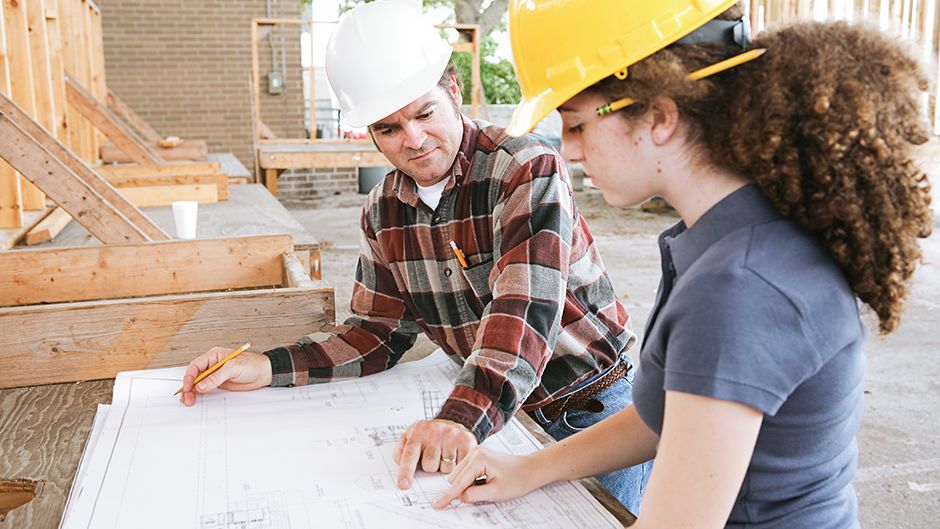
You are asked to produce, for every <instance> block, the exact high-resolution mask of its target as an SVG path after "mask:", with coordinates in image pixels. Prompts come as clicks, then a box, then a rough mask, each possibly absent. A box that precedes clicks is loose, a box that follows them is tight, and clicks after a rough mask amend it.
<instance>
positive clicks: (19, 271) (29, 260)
mask: <svg viewBox="0 0 940 529" xmlns="http://www.w3.org/2000/svg"><path fill="white" fill-rule="evenodd" d="M293 249H294V245H293V240H292V238H291V236H290V235H287V234H284V235H250V236H246V237H231V238H222V239H201V240H190V241H160V242H145V243H137V244H113V245H112V244H109V245H103V246H88V247H78V248H55V249H28V250H16V251H13V252H2V253H0V306H2V307H9V306H14V305H34V304H36V303H59V302H65V301H89V300H95V299H111V298H125V297H145V296H156V295H162V294H179V293H187V292H209V291H213V290H227V289H236V288H254V287H274V286H280V285H282V284H284V282H283V278H282V257H283V255H284V254H285V253H288V252H291V251H292V250H293ZM308 280H309V278H308Z"/></svg>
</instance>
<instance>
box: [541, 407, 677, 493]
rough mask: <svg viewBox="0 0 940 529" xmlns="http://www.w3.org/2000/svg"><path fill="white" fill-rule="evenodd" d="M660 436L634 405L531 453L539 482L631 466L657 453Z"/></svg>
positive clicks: (576, 477)
mask: <svg viewBox="0 0 940 529" xmlns="http://www.w3.org/2000/svg"><path fill="white" fill-rule="evenodd" d="M657 442H659V437H657V436H656V434H654V433H653V431H652V430H650V429H649V428H648V427H647V426H646V424H645V423H644V422H643V421H642V419H640V416H639V415H638V414H637V412H636V410H635V409H634V407H633V406H630V407H628V408H625V409H623V410H621V411H619V412H617V413H615V414H614V415H611V416H610V417H608V418H606V419H604V420H603V421H601V422H599V423H597V424H595V425H593V426H591V427H590V428H588V429H586V430H584V431H581V432H578V433H577V434H575V435H572V436H571V437H568V438H567V439H563V440H561V441H559V442H558V443H556V444H553V445H551V446H549V447H548V448H546V449H544V450H541V451H539V452H537V453H536V454H533V456H532V457H533V459H534V460H535V461H534V463H535V464H534V465H533V467H534V470H535V471H536V472H537V473H538V481H539V482H540V485H539V486H542V485H545V484H548V483H553V482H555V481H564V480H574V479H581V478H586V477H589V476H596V475H598V474H604V473H607V472H611V471H614V470H617V469H621V468H627V467H632V466H634V465H638V464H640V463H644V462H646V461H649V460H650V459H652V458H653V457H654V456H655V455H656V443H657Z"/></svg>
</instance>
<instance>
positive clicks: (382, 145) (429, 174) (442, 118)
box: [369, 77, 463, 186]
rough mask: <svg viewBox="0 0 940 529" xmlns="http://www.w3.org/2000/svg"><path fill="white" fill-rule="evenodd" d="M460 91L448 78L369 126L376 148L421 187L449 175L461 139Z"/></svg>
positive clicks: (452, 79)
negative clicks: (445, 84) (446, 85)
mask: <svg viewBox="0 0 940 529" xmlns="http://www.w3.org/2000/svg"><path fill="white" fill-rule="evenodd" d="M460 102H461V97H460V90H459V88H458V87H457V82H456V80H454V78H453V77H452V78H451V82H450V85H449V86H448V87H447V89H444V88H443V87H441V86H440V85H435V86H434V88H432V89H431V91H430V92H428V93H426V94H424V95H423V96H421V97H419V98H418V99H416V100H414V101H412V102H411V104H409V105H407V106H405V107H403V108H401V109H399V110H398V112H395V113H394V114H392V115H390V116H386V117H385V118H384V119H381V120H379V121H377V122H376V123H373V124H372V125H371V126H369V132H370V133H371V134H372V139H373V141H375V145H376V146H377V147H378V148H379V150H380V151H382V154H384V155H385V157H386V158H388V161H390V162H392V165H394V166H395V167H396V168H398V170H400V171H402V172H403V173H405V174H407V175H408V176H410V177H411V178H413V179H414V180H415V182H417V183H418V185H421V186H429V185H432V184H436V183H437V182H440V181H441V180H443V179H444V177H446V176H447V175H448V174H449V173H450V168H451V166H453V165H454V160H455V159H456V158H457V149H458V148H459V147H460V141H461V139H462V138H463V123H462V122H461V120H460V114H459V113H458V110H457V109H458V108H460Z"/></svg>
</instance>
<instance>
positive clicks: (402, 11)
mask: <svg viewBox="0 0 940 529" xmlns="http://www.w3.org/2000/svg"><path fill="white" fill-rule="evenodd" d="M452 51H453V48H452V47H451V46H450V44H448V43H447V41H445V40H444V39H443V38H441V36H440V33H439V32H438V30H437V28H435V27H434V25H433V24H431V23H430V22H428V20H427V19H426V18H424V15H422V13H421V10H420V9H419V8H418V7H417V6H416V5H414V4H413V3H410V2H405V1H403V0H384V1H377V2H372V3H368V4H362V5H360V6H357V7H356V8H355V9H353V10H351V11H349V12H347V13H346V14H344V15H343V16H342V17H341V18H340V19H339V23H338V24H337V25H336V29H335V30H334V31H333V35H332V36H331V37H330V41H329V42H328V43H327V45H326V77H327V79H329V81H330V86H332V87H333V92H334V93H335V94H336V97H337V98H338V99H339V107H340V109H341V110H342V116H343V118H344V120H345V121H346V122H347V123H348V124H349V125H352V126H353V127H365V126H368V125H371V124H373V123H375V122H376V121H378V120H380V119H382V118H384V117H385V116H388V115H390V114H393V113H394V112H396V111H398V110H399V109H400V108H402V107H404V106H406V105H408V104H409V103H411V102H412V101H414V100H415V99H418V98H419V97H421V96H422V95H424V94H426V93H427V92H428V91H430V90H431V89H432V88H434V85H435V84H437V82H438V80H440V78H441V74H443V73H444V68H446V67H447V62H448V61H449V60H450V55H451V52H452Z"/></svg>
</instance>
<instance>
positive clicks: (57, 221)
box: [26, 208, 72, 246]
mask: <svg viewBox="0 0 940 529" xmlns="http://www.w3.org/2000/svg"><path fill="white" fill-rule="evenodd" d="M69 222H72V216H71V215H69V214H68V213H66V211H65V210H64V209H62V208H55V209H53V210H52V213H50V214H48V215H46V218H44V219H42V220H41V221H39V222H38V223H37V224H36V225H35V226H33V227H32V228H31V229H30V230H29V232H27V233H26V244H27V245H28V246H32V245H34V244H39V243H41V242H46V241H51V240H52V239H54V238H55V236H56V235H58V234H59V233H60V232H61V231H62V230H63V229H65V227H66V226H68V224H69Z"/></svg>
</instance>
